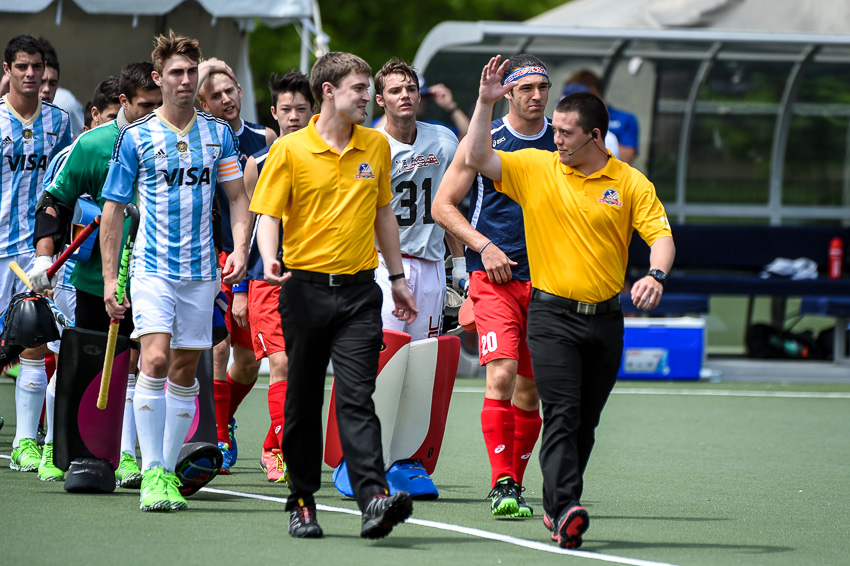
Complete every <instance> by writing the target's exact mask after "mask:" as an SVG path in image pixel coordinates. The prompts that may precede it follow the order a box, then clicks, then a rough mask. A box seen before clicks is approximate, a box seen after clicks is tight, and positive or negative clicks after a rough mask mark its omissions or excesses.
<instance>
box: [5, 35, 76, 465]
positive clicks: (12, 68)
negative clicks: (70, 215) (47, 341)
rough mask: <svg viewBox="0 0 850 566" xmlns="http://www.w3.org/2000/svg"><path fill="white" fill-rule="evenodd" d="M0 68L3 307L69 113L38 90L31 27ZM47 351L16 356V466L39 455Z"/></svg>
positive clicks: (25, 264) (40, 70)
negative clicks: (0, 84)
mask: <svg viewBox="0 0 850 566" xmlns="http://www.w3.org/2000/svg"><path fill="white" fill-rule="evenodd" d="M3 70H4V72H5V75H6V76H7V77H9V88H10V90H9V93H8V94H7V95H5V96H3V98H2V99H0V143H1V144H2V149H0V153H2V156H0V157H2V159H0V310H2V309H5V308H6V306H7V305H8V304H9V301H10V300H11V298H12V297H13V296H14V295H16V294H17V293H20V292H23V291H24V290H25V287H24V285H23V284H22V283H21V282H20V281H19V280H18V279H17V277H16V276H15V275H14V274H13V273H12V271H11V270H10V269H9V265H10V264H11V263H12V262H13V261H15V262H17V263H18V264H19V265H20V266H21V267H22V268H23V269H24V270H25V271H29V270H30V269H31V268H32V263H33V260H34V256H35V250H34V248H33V242H32V239H33V230H34V227H35V209H36V204H37V203H38V199H39V198H40V197H41V193H42V190H43V187H42V180H43V179H44V172H45V170H46V169H47V164H48V163H49V162H50V159H51V158H52V157H53V156H54V155H55V154H56V153H58V152H59V151H61V150H62V149H63V148H64V147H66V146H68V145H70V143H71V132H70V127H69V122H68V114H67V113H66V112H65V111H64V110H60V109H59V108H58V107H56V106H53V105H52V104H50V103H49V102H45V101H42V100H41V99H40V98H39V96H38V91H39V87H40V86H41V79H42V76H43V74H44V49H43V48H42V46H41V44H40V43H39V42H38V41H37V40H36V39H35V38H34V37H32V36H29V35H19V36H17V37H15V38H13V39H11V40H10V41H9V43H8V44H7V45H6V50H5V53H4V61H3ZM44 352H45V349H44V347H43V346H40V347H38V348H35V349H27V350H24V351H23V352H22V353H21V356H20V357H21V369H20V372H19V374H18V379H17V382H16V386H15V406H16V412H17V423H16V424H17V427H16V429H15V440H14V441H13V443H12V447H13V450H12V460H11V462H10V464H9V466H10V467H11V468H12V469H13V470H20V471H25V472H29V471H36V470H37V469H38V465H39V463H41V454H40V453H39V450H38V446H37V444H36V431H37V428H38V419H39V416H40V415H41V407H42V405H43V404H44V394H45V390H46V389H47V373H46V371H45V369H44Z"/></svg>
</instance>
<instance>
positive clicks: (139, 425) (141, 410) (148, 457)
mask: <svg viewBox="0 0 850 566" xmlns="http://www.w3.org/2000/svg"><path fill="white" fill-rule="evenodd" d="M167 380H168V378H166V377H163V378H157V377H150V376H148V375H145V374H144V372H139V378H138V379H137V380H136V394H135V396H134V397H133V412H134V413H135V418H136V429H137V432H138V435H139V447H140V448H141V449H142V470H150V469H152V468H155V467H157V466H162V465H163V458H162V437H163V431H164V430H165V413H166V408H165V382H166V381H167Z"/></svg>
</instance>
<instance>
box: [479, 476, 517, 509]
mask: <svg viewBox="0 0 850 566" xmlns="http://www.w3.org/2000/svg"><path fill="white" fill-rule="evenodd" d="M487 497H489V498H490V511H492V513H493V516H495V517H515V516H516V514H517V513H518V512H519V501H518V499H519V498H520V491H519V486H518V485H517V483H516V482H515V481H514V480H513V478H502V479H500V480H499V481H497V482H496V485H495V486H493V489H492V490H491V491H490V495H488V496H487Z"/></svg>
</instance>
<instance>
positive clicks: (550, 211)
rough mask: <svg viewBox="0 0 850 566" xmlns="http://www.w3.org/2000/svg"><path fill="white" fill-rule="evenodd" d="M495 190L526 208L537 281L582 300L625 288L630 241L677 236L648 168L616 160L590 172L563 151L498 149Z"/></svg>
mask: <svg viewBox="0 0 850 566" xmlns="http://www.w3.org/2000/svg"><path fill="white" fill-rule="evenodd" d="M499 157H500V158H501V160H502V182H501V183H496V184H495V186H496V190H497V191H500V192H503V193H505V194H506V195H508V196H509V197H511V198H512V199H514V200H515V201H517V202H518V203H519V204H520V206H522V210H523V216H524V217H525V241H526V246H527V248H528V263H529V267H530V269H531V281H532V284H533V285H534V287H536V288H538V289H541V290H543V291H546V292H547V293H552V294H553V295H558V296H561V297H566V298H569V299H574V300H576V301H583V302H588V303H599V302H601V301H604V300H607V299H610V298H611V297H613V296H614V295H616V294H617V293H619V292H620V290H621V289H622V288H623V281H624V278H625V273H626V265H627V263H628V251H629V242H630V241H631V238H632V232H633V231H635V230H637V232H638V234H640V236H641V238H643V239H644V241H646V243H647V244H649V245H652V243H653V242H655V240H657V239H658V238H660V237H662V236H671V235H672V234H671V232H670V223H669V222H668V221H667V213H666V212H665V211H664V206H663V205H662V204H661V201H660V200H658V197H657V196H656V194H655V187H654V186H653V185H652V183H650V182H649V181H648V180H647V179H646V177H644V176H643V174H642V173H641V172H640V171H638V170H637V169H634V168H632V167H630V166H629V165H627V164H625V163H623V162H622V161H620V160H618V159H615V158H613V157H612V158H611V159H609V160H608V163H607V164H606V166H605V167H604V168H603V169H601V170H600V171H597V172H596V173H594V174H592V175H590V176H589V177H586V176H585V175H583V174H582V173H581V172H580V171H578V170H577V169H574V168H572V167H569V166H567V165H563V164H562V163H561V162H560V161H559V159H558V154H557V152H551V151H542V150H539V149H523V150H520V151H513V152H502V151H500V152H499Z"/></svg>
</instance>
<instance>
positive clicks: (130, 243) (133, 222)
mask: <svg viewBox="0 0 850 566" xmlns="http://www.w3.org/2000/svg"><path fill="white" fill-rule="evenodd" d="M124 218H129V219H130V229H129V231H128V232H127V239H126V240H125V241H124V251H123V252H122V253H121V266H120V267H119V268H118V284H117V285H116V287H115V300H116V301H118V304H119V305H120V304H122V303H123V302H124V291H125V289H126V288H127V271H128V270H129V268H130V256H131V255H133V247H134V246H135V245H136V231H137V230H138V229H139V209H138V208H136V205H135V204H132V203H130V204H128V205H127V206H125V207H124ZM120 323H121V321H120V320H117V319H114V318H113V319H112V320H110V321H109V334H108V336H107V339H106V355H105V357H104V358H103V373H102V375H101V377H100V391H99V392H98V394H97V408H98V409H100V410H103V409H105V408H106V401H107V398H108V395H109V381H110V379H112V362H114V361H115V343H116V342H117V341H118V325H119V324H120Z"/></svg>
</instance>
